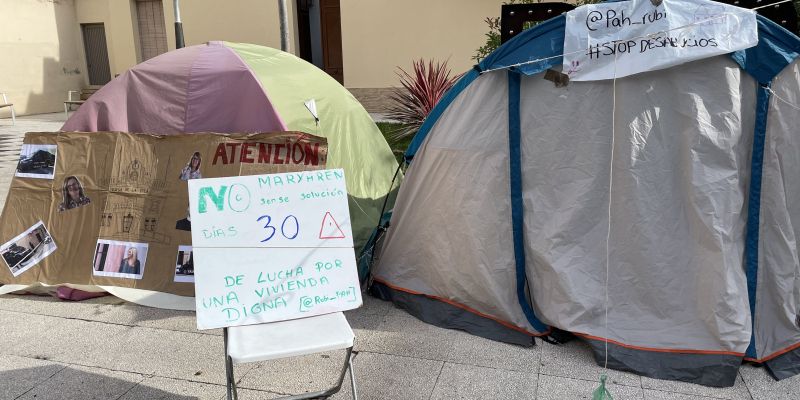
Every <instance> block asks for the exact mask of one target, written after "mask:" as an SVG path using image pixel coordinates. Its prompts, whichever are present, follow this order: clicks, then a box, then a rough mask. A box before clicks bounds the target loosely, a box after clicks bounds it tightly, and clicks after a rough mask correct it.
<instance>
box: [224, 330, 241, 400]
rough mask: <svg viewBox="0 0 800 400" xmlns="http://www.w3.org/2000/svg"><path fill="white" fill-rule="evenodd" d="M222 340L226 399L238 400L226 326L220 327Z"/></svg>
mask: <svg viewBox="0 0 800 400" xmlns="http://www.w3.org/2000/svg"><path fill="white" fill-rule="evenodd" d="M222 340H223V343H224V346H223V347H224V350H225V380H226V381H227V383H226V387H227V399H228V400H238V398H239V393H238V392H237V391H236V379H234V375H233V359H232V358H231V356H229V355H228V328H223V329H222Z"/></svg>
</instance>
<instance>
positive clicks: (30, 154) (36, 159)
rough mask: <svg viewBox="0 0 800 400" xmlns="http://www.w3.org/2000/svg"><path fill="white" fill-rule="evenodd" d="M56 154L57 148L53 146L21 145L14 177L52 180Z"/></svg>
mask: <svg viewBox="0 0 800 400" xmlns="http://www.w3.org/2000/svg"><path fill="white" fill-rule="evenodd" d="M56 152H57V146H56V145H54V144H23V145H22V150H20V153H19V163H18V164H17V172H16V174H15V176H17V177H20V178H39V179H53V174H54V172H55V169H56Z"/></svg>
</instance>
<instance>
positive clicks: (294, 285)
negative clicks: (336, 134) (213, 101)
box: [189, 169, 362, 329]
mask: <svg viewBox="0 0 800 400" xmlns="http://www.w3.org/2000/svg"><path fill="white" fill-rule="evenodd" d="M189 207H190V214H191V222H192V246H193V251H194V255H193V257H194V267H195V270H194V273H195V299H196V300H195V301H196V306H197V327H198V329H212V328H220V327H225V326H236V325H249V324H258V323H266V322H274V321H282V320H288V319H294V318H303V317H311V316H315V315H321V314H327V313H332V312H337V311H346V310H350V309H354V308H357V307H359V306H361V304H362V300H361V291H360V287H359V281H358V272H357V267H356V260H355V253H354V250H353V235H352V232H351V229H350V214H349V209H348V206H347V191H346V188H345V179H344V171H342V170H341V169H334V170H323V171H309V172H302V173H284V174H272V175H255V176H240V177H229V178H213V179H193V180H190V181H189Z"/></svg>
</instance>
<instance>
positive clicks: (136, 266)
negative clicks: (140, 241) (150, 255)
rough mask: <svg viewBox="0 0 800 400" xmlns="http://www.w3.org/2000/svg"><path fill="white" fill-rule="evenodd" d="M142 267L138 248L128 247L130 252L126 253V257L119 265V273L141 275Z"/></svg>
mask: <svg viewBox="0 0 800 400" xmlns="http://www.w3.org/2000/svg"><path fill="white" fill-rule="evenodd" d="M140 267H141V264H140V263H139V257H138V251H137V250H136V247H128V250H127V251H126V252H125V257H124V258H123V259H122V261H120V263H119V273H121V274H131V275H139V270H140V269H141V268H140Z"/></svg>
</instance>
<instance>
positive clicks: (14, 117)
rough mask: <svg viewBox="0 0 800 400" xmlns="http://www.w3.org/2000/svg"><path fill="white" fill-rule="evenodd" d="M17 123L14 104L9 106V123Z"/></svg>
mask: <svg viewBox="0 0 800 400" xmlns="http://www.w3.org/2000/svg"><path fill="white" fill-rule="evenodd" d="M16 124H17V116H16V114H14V106H11V125H12V126H13V125H16Z"/></svg>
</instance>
